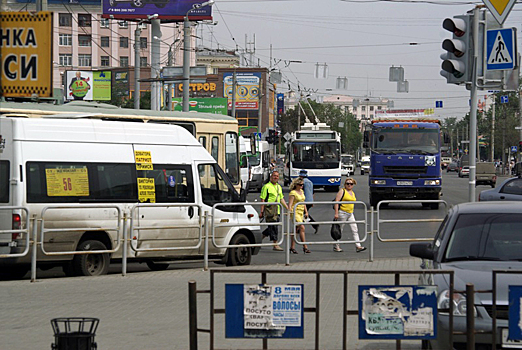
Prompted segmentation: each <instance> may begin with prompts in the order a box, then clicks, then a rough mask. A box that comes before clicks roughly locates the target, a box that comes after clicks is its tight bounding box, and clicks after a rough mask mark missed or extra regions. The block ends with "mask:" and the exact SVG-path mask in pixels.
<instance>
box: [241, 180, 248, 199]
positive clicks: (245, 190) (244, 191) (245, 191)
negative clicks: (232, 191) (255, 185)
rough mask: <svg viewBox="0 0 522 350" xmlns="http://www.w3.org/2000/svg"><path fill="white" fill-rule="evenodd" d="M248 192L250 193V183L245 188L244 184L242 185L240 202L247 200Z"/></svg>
mask: <svg viewBox="0 0 522 350" xmlns="http://www.w3.org/2000/svg"><path fill="white" fill-rule="evenodd" d="M247 194H248V183H247V185H246V188H243V186H241V190H240V191H239V202H241V203H244V202H246V198H247Z"/></svg>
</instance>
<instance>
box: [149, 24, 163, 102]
mask: <svg viewBox="0 0 522 350" xmlns="http://www.w3.org/2000/svg"><path fill="white" fill-rule="evenodd" d="M150 23H151V28H152V30H151V31H152V33H151V34H152V37H158V38H161V27H160V20H159V19H158V18H157V16H155V17H154V18H153V19H151V21H150ZM150 56H151V60H150V61H151V62H150V63H151V64H150V67H151V70H150V73H151V78H152V89H151V94H150V104H151V110H153V111H159V110H160V101H161V90H162V89H161V88H160V83H159V81H157V79H158V78H159V71H160V41H159V40H152V43H151V55H150Z"/></svg>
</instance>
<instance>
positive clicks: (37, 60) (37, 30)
mask: <svg viewBox="0 0 522 350" xmlns="http://www.w3.org/2000/svg"><path fill="white" fill-rule="evenodd" d="M52 23H53V14H52V13H51V12H43V11H42V12H39V13H37V14H34V13H29V12H0V94H1V95H2V96H4V97H31V96H35V95H36V96H38V97H51V96H52V95H53V69H52V66H53V64H52V47H53V39H52V38H53V28H52ZM10 40H12V42H13V44H10Z"/></svg>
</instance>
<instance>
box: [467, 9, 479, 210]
mask: <svg viewBox="0 0 522 350" xmlns="http://www.w3.org/2000/svg"><path fill="white" fill-rule="evenodd" d="M479 13H480V9H479V7H477V6H475V8H474V9H473V61H472V62H473V76H472V79H471V111H470V125H469V130H470V134H469V142H470V144H469V148H470V149H469V198H468V200H469V202H475V183H476V179H475V175H476V173H477V172H476V164H477V145H476V142H477V68H478V67H477V65H478V46H479Z"/></svg>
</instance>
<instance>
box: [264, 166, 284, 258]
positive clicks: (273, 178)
mask: <svg viewBox="0 0 522 350" xmlns="http://www.w3.org/2000/svg"><path fill="white" fill-rule="evenodd" d="M278 181H279V172H278V171H274V172H272V174H271V175H270V181H268V182H267V183H266V184H264V185H263V187H262V188H261V195H260V198H261V201H262V202H267V203H270V202H272V203H273V202H276V203H281V204H282V205H283V206H284V207H285V208H286V209H287V210H288V206H287V204H286V201H285V198H284V197H283V188H282V187H281V185H280V184H279V183H278ZM279 215H281V208H280V207H279V206H278V205H261V212H260V213H259V218H260V219H261V218H265V221H266V222H278V221H279ZM277 236H278V230H277V227H276V226H268V227H267V229H266V230H264V231H263V238H265V237H270V239H271V240H272V242H274V243H277ZM273 250H278V251H282V250H283V248H281V247H280V246H279V245H277V244H276V245H275V246H274V248H273Z"/></svg>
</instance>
